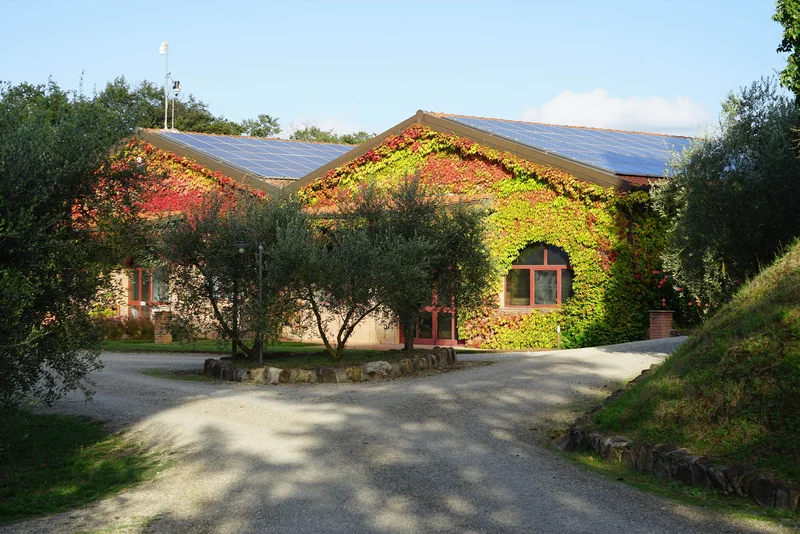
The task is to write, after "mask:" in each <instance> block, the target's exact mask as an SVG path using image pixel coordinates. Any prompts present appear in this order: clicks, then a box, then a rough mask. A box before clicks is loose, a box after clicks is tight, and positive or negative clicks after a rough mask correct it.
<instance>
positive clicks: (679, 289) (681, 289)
mask: <svg viewBox="0 0 800 534" xmlns="http://www.w3.org/2000/svg"><path fill="white" fill-rule="evenodd" d="M675 291H683V288H682V287H676V288H675Z"/></svg>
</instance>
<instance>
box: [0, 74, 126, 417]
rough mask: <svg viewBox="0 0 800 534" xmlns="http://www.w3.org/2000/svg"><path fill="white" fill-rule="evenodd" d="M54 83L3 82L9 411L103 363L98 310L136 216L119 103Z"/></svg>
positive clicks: (2, 378) (0, 190)
mask: <svg viewBox="0 0 800 534" xmlns="http://www.w3.org/2000/svg"><path fill="white" fill-rule="evenodd" d="M118 111H119V110H114V109H112V108H110V107H109V106H107V105H105V104H101V103H100V102H99V101H97V100H94V101H93V100H91V99H89V98H86V97H84V96H83V95H80V94H75V93H69V92H66V91H63V90H62V89H60V88H59V87H58V86H57V85H56V84H55V83H53V82H50V83H48V84H47V85H39V86H33V85H28V84H20V85H17V86H11V85H9V84H4V85H0V309H1V310H2V313H0V410H2V409H4V408H10V407H14V406H18V405H19V404H20V403H23V402H29V401H33V400H34V399H39V400H41V401H43V402H45V403H51V402H53V401H54V400H55V399H57V398H58V397H60V396H61V395H63V394H64V393H66V392H67V391H70V390H74V389H79V390H82V391H83V392H84V393H86V394H87V395H88V394H90V392H91V380H90V379H89V378H88V377H89V375H90V373H91V372H93V371H95V370H97V369H98V368H100V367H101V365H100V363H99V361H98V360H97V357H98V354H99V341H100V339H99V334H98V331H97V329H96V327H95V325H94V323H93V322H92V320H91V317H90V312H91V310H92V306H93V303H94V301H95V299H96V297H97V295H98V294H100V293H104V292H107V291H109V290H110V289H111V288H112V284H111V282H110V277H109V273H110V272H111V271H112V270H113V269H116V268H118V266H119V264H120V263H121V260H122V258H121V254H120V251H121V250H122V249H124V246H123V244H124V240H125V236H126V235H128V234H129V231H128V230H130V229H132V228H134V226H135V225H136V224H137V219H138V218H137V217H136V210H135V206H136V204H137V202H136V200H137V199H136V197H135V190H136V188H135V184H136V183H137V181H138V180H137V177H136V176H135V170H123V169H118V168H117V167H116V166H113V165H110V164H109V157H110V154H111V152H112V148H113V147H114V146H115V144H116V143H117V142H118V141H120V140H121V139H122V138H123V137H124V136H125V135H127V133H128V131H129V127H130V124H129V123H126V122H125V121H124V120H122V119H123V117H122V116H121V115H120V113H119V112H118Z"/></svg>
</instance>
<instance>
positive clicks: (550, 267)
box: [503, 243, 575, 310]
mask: <svg viewBox="0 0 800 534" xmlns="http://www.w3.org/2000/svg"><path fill="white" fill-rule="evenodd" d="M537 244H538V243H537ZM541 245H542V246H543V247H544V259H543V262H544V265H512V266H511V270H526V271H529V272H530V276H529V281H528V283H529V285H530V287H529V291H530V299H531V300H530V304H511V303H509V302H506V296H507V295H508V274H510V271H509V273H507V274H506V275H505V276H504V277H503V307H504V308H511V309H522V310H529V309H533V308H558V307H559V306H561V305H563V304H564V300H563V298H562V295H561V280H562V276H563V274H562V271H565V270H572V265H570V263H569V254H567V264H566V265H548V264H547V256H548V250H547V249H548V246H552V247H555V245H546V244H544V243H542V244H541ZM559 248H560V247H559ZM522 250H525V249H524V248H523V249H522ZM522 250H520V252H522ZM562 250H563V249H562ZM565 253H566V251H565ZM536 271H555V272H556V301H555V303H553V304H536V274H535V273H536ZM574 276H575V272H574V271H573V280H574Z"/></svg>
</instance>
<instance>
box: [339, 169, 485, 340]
mask: <svg viewBox="0 0 800 534" xmlns="http://www.w3.org/2000/svg"><path fill="white" fill-rule="evenodd" d="M354 213H355V214H356V215H357V216H358V217H360V218H361V219H362V220H363V221H364V223H363V224H364V225H365V227H366V228H368V229H369V230H370V231H372V232H377V233H378V234H379V235H380V236H381V237H380V241H381V242H382V244H381V249H380V255H379V257H378V262H377V263H378V267H377V271H378V273H380V277H381V278H380V280H379V281H378V282H377V284H376V285H377V288H378V289H377V292H376V300H377V301H379V302H380V303H381V305H382V306H383V307H384V308H385V310H386V311H387V312H390V313H391V314H392V315H393V316H395V317H397V318H398V320H399V322H400V326H401V328H402V331H403V337H404V344H405V349H406V350H411V349H412V348H413V346H414V337H415V335H414V332H415V329H416V326H417V324H418V323H419V319H420V316H421V314H422V313H423V311H424V310H423V309H424V307H426V306H431V305H435V306H440V307H447V308H457V307H465V308H469V307H474V306H478V305H480V304H481V303H482V299H483V297H484V296H485V293H486V288H487V287H488V285H489V282H490V280H491V279H492V277H493V276H494V274H495V266H494V262H493V260H492V259H491V256H490V255H489V252H488V249H487V248H486V244H485V224H484V218H485V216H486V215H487V212H486V210H485V209H483V208H481V207H480V206H476V205H468V204H460V203H449V202H448V201H447V198H446V197H444V196H443V195H439V194H437V193H435V192H434V191H432V190H429V189H426V188H425V187H424V186H423V185H422V184H420V181H419V178H418V177H417V176H414V177H409V178H407V179H406V181H405V182H403V183H402V184H401V185H400V186H399V187H397V188H395V189H392V190H390V191H388V192H380V191H379V190H378V189H377V188H375V187H370V188H367V189H365V190H364V191H363V192H362V194H361V196H360V200H359V204H358V206H357V207H356V209H355V210H354Z"/></svg>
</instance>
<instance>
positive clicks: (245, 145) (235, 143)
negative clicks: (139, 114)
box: [143, 129, 354, 180]
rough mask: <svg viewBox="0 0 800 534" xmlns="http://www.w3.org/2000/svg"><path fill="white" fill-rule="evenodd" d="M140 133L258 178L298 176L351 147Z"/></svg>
mask: <svg viewBox="0 0 800 534" xmlns="http://www.w3.org/2000/svg"><path fill="white" fill-rule="evenodd" d="M143 133H144V134H146V137H147V139H146V140H147V141H150V142H151V143H152V144H154V145H155V146H157V147H158V148H164V149H166V150H170V151H172V152H178V153H180V154H181V155H182V156H185V157H190V158H192V159H197V156H198V155H201V156H203V157H204V158H205V159H207V160H213V161H216V162H218V163H221V164H224V165H226V166H228V167H232V168H235V169H238V171H240V173H244V174H245V175H249V176H251V177H256V178H261V179H278V180H297V179H298V178H301V177H303V176H305V175H307V174H308V173H310V172H311V171H314V170H316V169H318V168H319V167H321V166H323V165H325V164H326V163H328V162H329V161H331V160H333V159H336V158H337V157H338V156H341V155H342V154H345V153H347V152H349V151H351V150H352V149H353V148H354V145H340V144H334V143H315V142H308V141H293V140H288V139H268V138H261V137H243V136H235V135H214V134H204V133H188V132H176V131H171V130H156V129H148V130H143ZM162 145H165V146H162ZM206 166H208V165H206ZM222 172H223V173H224V174H228V173H227V172H224V171H222Z"/></svg>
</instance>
